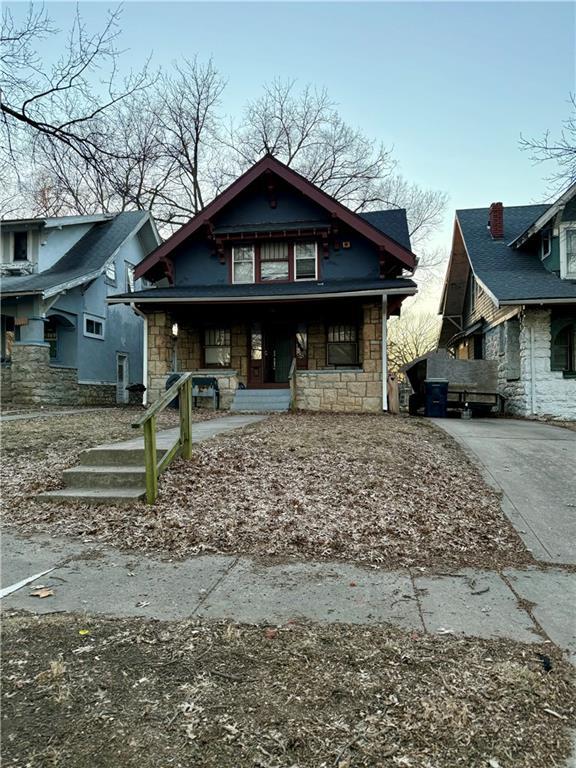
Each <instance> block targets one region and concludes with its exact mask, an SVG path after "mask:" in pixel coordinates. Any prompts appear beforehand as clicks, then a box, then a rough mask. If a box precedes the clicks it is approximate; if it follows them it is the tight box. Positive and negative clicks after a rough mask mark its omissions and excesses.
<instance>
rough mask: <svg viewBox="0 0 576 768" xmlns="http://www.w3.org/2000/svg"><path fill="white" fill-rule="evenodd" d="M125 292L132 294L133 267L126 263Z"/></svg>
mask: <svg viewBox="0 0 576 768" xmlns="http://www.w3.org/2000/svg"><path fill="white" fill-rule="evenodd" d="M126 290H127V291H128V293H133V292H134V267H133V266H132V264H128V262H126Z"/></svg>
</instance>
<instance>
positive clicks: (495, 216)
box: [488, 203, 504, 240]
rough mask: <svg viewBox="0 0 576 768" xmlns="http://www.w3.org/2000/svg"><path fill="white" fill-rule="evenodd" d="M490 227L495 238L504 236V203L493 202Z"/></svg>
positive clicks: (489, 219) (498, 238) (489, 218)
mask: <svg viewBox="0 0 576 768" xmlns="http://www.w3.org/2000/svg"><path fill="white" fill-rule="evenodd" d="M488 229H489V230H490V234H491V235H492V238H493V239H494V240H500V239H501V238H502V237H504V206H503V205H502V203H492V205H491V206H490V213H489V215H488Z"/></svg>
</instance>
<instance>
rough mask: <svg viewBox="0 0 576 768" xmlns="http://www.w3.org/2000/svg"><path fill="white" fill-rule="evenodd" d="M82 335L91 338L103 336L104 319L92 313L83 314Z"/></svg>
mask: <svg viewBox="0 0 576 768" xmlns="http://www.w3.org/2000/svg"><path fill="white" fill-rule="evenodd" d="M84 336H89V337H90V338H92V339H103V338H104V319H103V318H101V317H96V316H94V315H84Z"/></svg>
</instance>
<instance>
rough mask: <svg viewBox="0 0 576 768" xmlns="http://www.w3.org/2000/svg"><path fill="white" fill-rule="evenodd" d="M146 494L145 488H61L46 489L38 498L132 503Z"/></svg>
mask: <svg viewBox="0 0 576 768" xmlns="http://www.w3.org/2000/svg"><path fill="white" fill-rule="evenodd" d="M145 496H146V490H145V489H144V488H60V489H59V490H57V491H44V493H39V494H38V496H37V498H38V499H39V500H41V501H60V502H62V503H64V504H65V503H80V504H114V505H117V504H131V503H133V502H134V501H140V500H141V499H144V497H145Z"/></svg>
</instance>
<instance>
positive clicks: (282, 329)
mask: <svg viewBox="0 0 576 768" xmlns="http://www.w3.org/2000/svg"><path fill="white" fill-rule="evenodd" d="M293 356H294V331H293V328H291V327H290V326H286V325H278V324H270V325H264V326H262V325H260V324H254V325H253V327H252V333H251V346H250V376H249V380H248V386H249V387H287V386H288V377H289V374H290V366H291V364H292V357H293Z"/></svg>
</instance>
